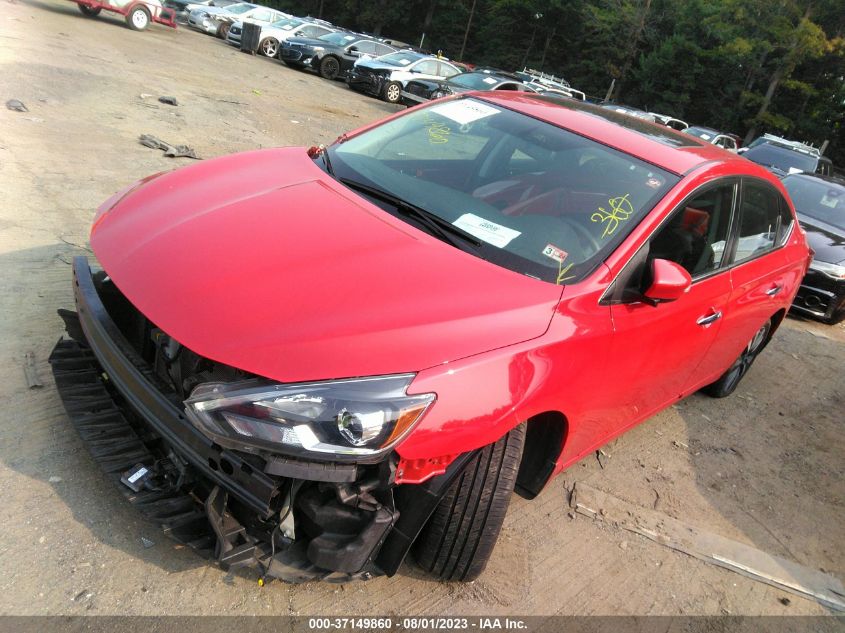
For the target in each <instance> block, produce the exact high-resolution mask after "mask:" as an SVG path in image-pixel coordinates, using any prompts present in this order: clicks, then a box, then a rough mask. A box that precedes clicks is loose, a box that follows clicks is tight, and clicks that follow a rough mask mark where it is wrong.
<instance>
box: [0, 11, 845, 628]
mask: <svg viewBox="0 0 845 633" xmlns="http://www.w3.org/2000/svg"><path fill="white" fill-rule="evenodd" d="M2 7H3V10H2V14H0V100H2V101H3V102H5V101H6V100H7V99H10V98H15V99H20V100H21V101H23V102H24V103H25V104H26V105H27V106H28V108H29V112H25V113H21V112H13V111H10V110H7V109H5V108H3V109H2V110H0V271H2V272H0V409H2V411H3V415H2V418H0V517H2V534H3V538H2V539H0V613H2V614H86V613H88V614H206V615H208V614H227V615H235V614H259V615H269V614H299V615H307V614H346V615H348V614H380V615H392V614H467V615H469V614H484V615H487V614H502V615H503V614H514V613H515V614H523V615H528V614H536V615H548V614H728V613H729V614H823V613H827V610H826V609H824V608H822V607H821V606H819V605H817V604H816V603H815V602H812V601H810V600H807V599H803V598H800V597H797V596H795V595H793V594H787V593H785V592H782V591H780V590H777V589H774V588H772V587H769V586H767V585H764V584H760V583H758V582H755V581H753V580H750V579H748V578H745V577H743V576H740V575H737V574H735V573H731V572H729V571H726V570H724V569H721V568H718V567H714V566H712V565H709V564H706V563H704V562H701V561H699V560H696V559H694V558H691V557H688V556H686V555H684V554H681V553H678V552H675V551H672V550H670V549H667V548H665V547H663V546H661V545H660V544H658V543H655V542H652V541H648V540H646V539H644V538H642V537H639V536H636V535H633V534H631V533H629V532H624V531H622V530H620V529H618V528H615V527H613V526H612V525H609V524H606V523H603V522H602V521H598V520H591V519H588V518H586V517H583V516H581V515H577V516H576V515H573V516H570V514H569V513H570V508H569V507H568V505H567V497H568V491H569V489H571V486H572V483H573V482H576V481H583V482H588V483H589V484H590V485H592V486H594V487H596V488H599V489H601V490H604V491H606V492H608V493H610V494H612V495H615V496H617V497H619V498H622V499H624V500H626V501H629V502H632V503H636V504H638V505H642V506H644V507H647V508H656V509H657V510H659V511H661V512H664V513H666V514H667V515H670V516H672V517H675V518H678V519H681V520H683V521H686V522H688V523H689V524H691V525H695V526H697V527H700V528H704V529H707V530H710V531H712V532H716V533H718V534H720V535H722V536H726V537H729V538H732V539H735V540H738V541H741V542H743V543H747V544H749V545H753V546H754V547H757V548H759V549H761V550H763V551H765V552H769V553H771V554H776V555H779V556H782V557H785V558H788V559H790V560H793V561H795V562H798V563H800V564H802V565H805V566H808V567H810V568H815V569H823V570H825V571H827V572H829V573H833V574H835V575H837V576H838V577H839V578H840V579H842V578H843V577H845V547H843V540H845V539H843V537H845V530H843V526H845V507H844V506H843V500H845V472H843V470H844V469H845V460H843V455H845V452H843V446H845V441H843V433H842V430H843V423H845V378H843V367H845V328H843V327H842V326H836V327H829V326H824V325H820V324H815V323H812V322H808V321H803V320H798V319H794V318H790V319H787V320H786V322H785V323H784V325H783V327H782V328H781V330H780V331H779V332H778V334H777V336H776V338H775V339H774V341H773V342H772V344H771V345H770V346H769V348H768V349H767V350H766V351H765V353H764V354H763V355H762V356H761V357H760V358H759V359H758V361H757V364H756V365H755V367H754V368H753V369H752V371H751V373H750V374H749V375H748V376H747V377H746V379H745V382H744V383H743V384H742V386H741V387H740V389H739V391H738V393H737V394H735V395H734V396H733V397H731V398H728V399H725V400H711V399H709V398H706V397H704V396H698V395H696V396H693V397H691V398H689V399H687V400H686V401H684V402H681V403H680V404H678V405H677V406H675V407H672V408H671V409H669V410H667V411H665V412H663V413H661V414H660V415H657V416H655V417H654V418H652V419H651V420H648V421H647V422H646V423H644V424H642V425H640V426H639V427H637V428H635V429H633V430H632V431H630V432H629V433H627V434H626V435H624V436H623V437H622V438H620V439H619V440H617V441H616V442H614V443H613V444H612V445H611V446H609V447H607V448H606V449H605V451H606V453H608V454H609V456H610V457H609V459H608V460H607V463H605V464H604V467H603V468H602V467H601V466H600V465H599V463H598V462H597V460H596V459H595V458H592V457H591V458H589V459H586V460H584V461H583V462H581V463H579V464H577V465H576V466H574V467H573V468H571V469H570V470H569V471H568V472H567V473H565V474H564V476H563V477H561V478H559V479H557V480H556V481H555V482H553V483H552V484H551V485H550V486H549V487H548V489H547V490H546V491H544V492H543V493H542V495H540V496H539V498H537V499H536V500H534V501H532V502H528V501H525V500H523V499H520V498H515V499H514V501H513V503H512V504H511V507H510V510H509V512H508V516H507V520H506V524H505V527H504V531H503V533H502V536H501V539H500V541H499V544H498V546H497V548H496V550H495V553H494V556H493V559H492V561H491V563H490V565H489V567H488V570H487V572H486V573H485V574H484V575H483V576H482V577H481V578H480V579H479V580H477V581H475V582H473V583H469V584H445V583H438V582H434V581H432V580H430V579H427V578H425V577H424V576H423V575H421V574H420V573H419V572H418V571H417V570H416V569H415V568H414V567H413V566H412V565H409V564H406V565H405V566H404V567H403V568H402V569H401V570H400V573H399V574H398V575H397V576H395V577H393V578H379V579H375V580H373V581H370V582H366V583H363V582H359V583H353V584H348V585H344V586H338V585H326V584H307V585H300V586H288V585H284V584H282V583H278V582H276V583H271V584H269V585H268V586H265V587H263V588H260V587H259V586H258V585H257V583H256V578H257V576H255V575H254V574H251V573H248V572H247V573H236V574H227V573H226V572H224V571H221V570H220V569H219V568H217V567H215V566H213V565H211V564H208V563H207V562H206V561H204V560H201V559H199V558H198V557H197V556H196V555H195V554H193V553H192V552H190V551H188V550H185V549H179V548H176V547H174V545H173V544H172V543H171V542H169V541H168V540H167V539H166V538H165V537H164V536H163V535H162V534H161V533H159V532H158V530H157V528H155V527H154V526H152V525H149V524H147V523H145V522H143V521H142V520H141V519H140V518H139V515H138V514H137V513H136V511H135V510H134V509H133V508H132V507H130V506H129V505H128V504H127V503H125V502H124V500H123V498H122V497H121V496H120V494H119V492H118V491H117V490H115V489H114V488H113V487H112V485H111V484H110V483H109V482H107V481H106V480H105V479H104V478H103V476H102V475H101V473H100V471H99V470H98V467H97V466H96V464H95V463H94V461H93V460H92V459H90V458H89V456H88V454H87V453H86V451H85V449H84V448H83V446H82V444H81V443H80V441H79V440H78V438H77V436H76V434H75V432H74V430H73V429H72V428H71V426H70V424H69V423H68V422H67V420H66V418H65V415H64V412H63V409H62V406H61V404H60V402H59V398H58V396H57V394H56V393H55V391H54V388H53V385H52V379H51V377H50V370H49V367H48V365H47V356H48V354H49V352H50V350H51V348H52V345H53V344H54V343H55V341H56V339H57V338H58V337H59V336H60V334H61V329H62V327H61V324H60V321H59V319H58V317H57V316H56V314H55V310H56V308H58V307H72V304H73V301H72V294H71V287H70V266H69V262H70V258H71V257H73V256H74V255H77V254H85V253H86V243H87V234H88V228H89V225H90V222H91V219H92V217H93V214H94V211H95V209H96V207H97V205H98V204H99V203H100V202H102V201H103V200H105V199H106V198H107V197H108V196H109V195H110V194H111V193H113V192H114V191H116V190H118V189H120V188H122V187H123V186H125V185H126V184H129V183H131V182H133V181H135V180H137V179H139V178H141V177H143V176H146V175H148V174H150V173H152V172H157V171H161V170H168V169H173V168H176V167H178V166H180V165H184V164H187V163H188V162H190V159H185V158H181V159H170V158H165V157H164V156H163V155H162V153H161V152H160V151H157V150H152V149H148V148H147V147H144V146H142V145H140V144H139V143H138V141H137V138H138V136H139V135H140V134H142V133H149V134H154V135H156V136H158V137H160V138H162V139H164V140H166V141H169V142H171V143H174V144H180V143H185V144H189V145H191V146H192V147H194V148H195V149H196V151H197V153H198V154H199V155H200V156H201V157H204V158H210V157H213V156H217V155H220V154H225V153H230V152H235V151H240V150H247V149H252V148H257V147H266V146H274V145H311V144H314V143H320V142H328V141H331V140H333V139H334V138H335V137H336V136H337V135H338V134H339V133H341V132H343V131H346V130H348V129H351V128H354V127H358V126H359V125H363V124H365V123H368V122H370V121H373V120H376V119H378V118H380V117H382V116H384V115H386V114H388V113H390V112H392V111H394V110H395V107H394V106H390V105H388V104H385V103H383V102H380V101H377V100H375V99H371V98H368V97H364V96H361V95H358V94H356V93H353V92H351V91H350V90H348V89H347V88H346V86H344V85H343V84H341V83H331V82H327V81H324V80H321V79H319V78H318V77H316V76H314V75H309V74H306V73H301V72H297V71H294V70H291V69H288V68H286V67H284V66H282V65H281V64H279V63H277V62H275V61H270V60H266V59H256V58H252V57H250V56H248V55H245V54H243V53H241V52H239V51H236V50H234V49H233V48H231V47H229V46H227V45H225V44H224V43H222V42H220V41H219V40H216V39H214V38H212V37H208V36H205V35H202V34H199V33H196V32H192V31H190V30H188V29H185V28H180V29H178V30H177V31H173V30H170V29H166V28H164V27H160V26H156V27H153V28H151V29H150V30H149V31H147V32H143V33H136V32H133V31H130V30H128V29H127V28H126V27H125V26H124V25H123V22H122V21H121V20H119V19H118V18H117V17H114V16H111V17H110V16H105V15H103V16H101V17H99V18H97V19H90V18H86V17H83V16H82V15H81V14H80V13H79V11H78V10H77V8H76V7H75V6H74V5H73V4H72V3H70V2H65V1H62V0H14V1H12V2H3V3H2ZM141 95H150V96H147V97H142V96H141ZM159 95H171V96H174V97H176V98H177V99H178V101H179V103H180V105H179V106H178V107H172V106H168V105H163V104H159V103H158V102H157V100H156V98H157V97H158V96H159ZM30 351H31V352H33V353H34V354H35V357H36V359H37V367H38V370H39V372H40V375H41V377H42V378H43V380H44V383H45V386H44V388H42V389H33V390H28V389H27V385H26V381H25V378H24V370H23V365H24V355H25V353H26V352H30ZM573 517H574V518H573ZM142 537H143V538H144V539H148V540H149V542H152V543H153V545H151V546H149V547H145V543H144V542H143V541H142ZM149 542H148V543H147V545H149ZM782 598H788V599H789V601H788V604H783V603H782V602H781V599H782Z"/></svg>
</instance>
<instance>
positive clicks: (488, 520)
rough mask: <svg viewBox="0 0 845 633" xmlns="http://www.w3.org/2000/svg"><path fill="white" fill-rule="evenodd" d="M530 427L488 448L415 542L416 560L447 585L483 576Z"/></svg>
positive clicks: (515, 430)
mask: <svg viewBox="0 0 845 633" xmlns="http://www.w3.org/2000/svg"><path fill="white" fill-rule="evenodd" d="M524 444H525V424H521V425H519V426H518V427H516V428H515V429H513V430H512V431H510V432H509V433H508V434H507V435H505V436H504V437H502V438H501V439H500V440H499V441H497V442H496V443H494V444H490V445H488V446H485V447H484V448H483V449H481V450H480V451H478V454H477V455H476V456H475V457H474V458H473V459H472V460H471V461H470V462H469V463H468V464H467V466H466V468H465V469H464V471H463V472H462V473H461V475H460V477H458V479H456V480H455V482H454V483H453V484H452V486H451V487H450V488H449V490H448V491H447V492H446V495H445V496H444V497H443V499H441V500H440V503H439V504H438V505H437V507H436V508H435V509H434V513H433V514H432V515H431V517H430V518H429V520H428V523H426V524H425V527H424V528H423V530H422V532H421V533H420V536H419V537H418V538H417V540H416V542H415V543H414V558H415V559H416V561H417V563H418V564H419V565H420V567H422V568H423V569H425V570H426V571H427V572H429V573H431V574H433V575H435V576H437V577H438V578H440V579H442V580H463V581H469V580H475V579H476V578H478V576H479V575H480V574H481V572H482V571H484V567H485V566H486V565H487V560H488V559H489V558H490V554H491V553H492V552H493V546H494V545H495V544H496V539H498V538H499V532H500V531H501V529H502V523H503V522H504V520H505V512H506V511H507V509H508V503H509V502H510V498H511V493H512V492H513V487H514V483H516V475H517V472H518V471H519V461H520V459H521V458H522V447H523V445H524Z"/></svg>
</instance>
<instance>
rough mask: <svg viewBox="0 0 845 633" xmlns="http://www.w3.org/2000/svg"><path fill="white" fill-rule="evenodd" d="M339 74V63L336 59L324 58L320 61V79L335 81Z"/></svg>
mask: <svg viewBox="0 0 845 633" xmlns="http://www.w3.org/2000/svg"><path fill="white" fill-rule="evenodd" d="M339 74H340V62H339V61H338V60H337V57H332V56H331V55H329V56H328V57H324V58H323V59H322V61H320V77H322V78H323V79H337V76H338V75H339Z"/></svg>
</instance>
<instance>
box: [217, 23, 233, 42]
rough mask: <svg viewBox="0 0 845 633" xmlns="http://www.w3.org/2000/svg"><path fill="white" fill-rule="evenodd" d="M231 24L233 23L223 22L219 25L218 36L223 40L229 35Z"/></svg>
mask: <svg viewBox="0 0 845 633" xmlns="http://www.w3.org/2000/svg"><path fill="white" fill-rule="evenodd" d="M231 26H232V25H231V24H229V23H228V22H223V24H221V25H220V26H218V27H217V37H219V38H220V39H221V40H225V39H226V36H227V35H229V28H230V27H231Z"/></svg>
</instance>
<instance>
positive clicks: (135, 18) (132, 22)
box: [126, 6, 150, 31]
mask: <svg viewBox="0 0 845 633" xmlns="http://www.w3.org/2000/svg"><path fill="white" fill-rule="evenodd" d="M126 24H128V25H129V28H130V29H132V30H133V31H143V30H144V29H145V28H147V27H148V26H149V25H150V12H149V11H148V10H147V7H142V6H137V7H133V8H132V10H131V11H129V13H127V14H126Z"/></svg>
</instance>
